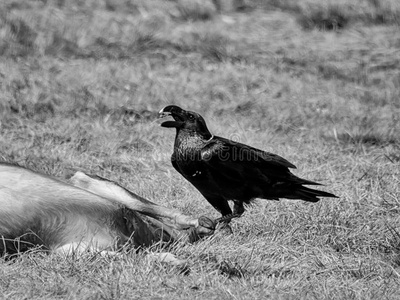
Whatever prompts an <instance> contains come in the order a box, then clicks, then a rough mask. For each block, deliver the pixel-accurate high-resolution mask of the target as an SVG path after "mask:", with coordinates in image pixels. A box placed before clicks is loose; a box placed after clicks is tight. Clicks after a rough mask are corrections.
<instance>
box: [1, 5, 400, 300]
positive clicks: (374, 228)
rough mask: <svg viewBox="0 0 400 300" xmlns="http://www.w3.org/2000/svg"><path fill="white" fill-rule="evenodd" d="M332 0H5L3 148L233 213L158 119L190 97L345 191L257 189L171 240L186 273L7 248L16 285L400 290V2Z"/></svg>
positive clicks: (125, 258) (244, 136)
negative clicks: (313, 199)
mask: <svg viewBox="0 0 400 300" xmlns="http://www.w3.org/2000/svg"><path fill="white" fill-rule="evenodd" d="M332 3H333V2H331V1H316V0H302V1H291V0H286V1H284V0H274V1H254V2H252V3H250V4H249V5H250V8H251V9H248V10H245V12H238V13H231V14H229V15H219V14H218V13H217V12H216V10H215V8H213V7H212V6H211V5H209V4H204V3H203V2H201V1H161V0H152V1H112V0H108V1H47V2H40V1H29V2H26V1H19V0H7V1H3V3H2V4H1V7H0V12H1V13H0V36H1V38H0V55H1V56H0V160H3V161H13V162H17V163H19V164H21V165H24V166H28V167H30V168H32V169H35V170H38V171H41V172H45V173H47V174H50V175H53V176H57V177H60V178H64V177H66V176H68V175H69V174H70V173H72V172H74V171H75V170H86V171H88V172H90V173H95V174H98V175H100V176H105V177H108V178H110V179H112V180H116V181H118V182H120V183H121V184H123V185H124V186H126V187H128V188H130V189H132V190H133V191H134V192H136V193H138V194H140V195H142V196H144V197H147V198H149V199H151V200H154V201H156V202H157V203H161V204H163V205H167V206H170V207H175V208H177V209H179V210H181V211H183V212H186V213H188V214H192V215H195V216H200V215H207V216H210V217H217V216H218V213H217V212H216V211H214V210H213V209H212V208H211V207H210V205H208V203H207V202H206V201H205V200H204V199H203V198H202V196H201V195H200V194H199V193H198V192H197V191H196V190H195V189H194V188H193V187H192V186H191V185H190V184H189V183H188V182H186V181H184V180H183V178H181V177H180V176H179V174H177V172H176V171H175V170H174V169H173V168H172V166H171V164H170V161H169V156H170V154H171V152H172V144H173V138H174V132H173V131H170V130H167V129H165V128H161V127H160V126H159V123H158V122H156V121H155V120H156V118H157V112H158V111H159V110H160V109H161V108H162V107H163V106H165V105H167V104H177V105H180V106H182V107H184V108H188V109H191V110H194V111H197V112H200V113H201V114H202V115H203V116H204V117H205V118H206V120H207V121H208V124H209V128H210V129H211V130H212V131H213V133H215V134H218V135H222V136H225V137H229V138H232V139H235V140H238V141H241V142H244V143H248V144H251V145H252V146H255V147H258V148H261V149H265V150H267V151H271V152H274V153H277V154H279V155H281V156H283V157H285V158H287V159H288V160H289V161H291V162H293V163H294V164H295V165H296V166H297V167H298V169H297V170H296V172H295V173H296V175H299V176H304V177H306V178H308V179H310V180H315V181H319V182H321V183H324V184H325V185H326V186H325V187H324V189H325V190H327V191H329V192H332V193H335V194H337V195H339V196H340V199H337V200H336V199H333V200H332V199H322V200H321V201H320V202H319V203H317V204H309V203H303V202H299V201H289V200H282V201H279V202H273V201H262V200H258V201H257V202H256V203H255V204H254V205H252V206H251V207H248V209H247V212H246V213H245V215H244V216H243V217H242V218H240V219H238V220H235V221H234V222H233V229H234V235H233V236H224V235H222V234H220V233H218V232H217V233H216V234H215V235H214V236H213V237H211V238H210V239H207V240H204V241H201V242H199V243H196V244H194V245H175V246H174V247H173V248H172V249H171V251H172V252H173V253H174V254H176V255H177V256H178V257H180V258H186V259H188V261H189V265H190V270H191V271H190V273H189V274H187V275H183V274H182V273H180V270H177V269H175V268H174V267H170V266H164V265H162V264H160V263H156V262H152V261H150V260H149V259H148V258H147V257H146V256H145V253H126V254H123V255H122V256H121V257H118V258H104V257H98V256H96V254H89V255H88V256H87V257H82V258H74V257H73V258H68V259H64V258H61V257H58V256H47V255H44V254H40V253H36V252H33V253H28V254H26V255H22V256H21V257H19V258H17V259H16V260H13V261H0V264H1V268H0V272H1V276H0V282H1V284H0V298H4V299H21V298H30V299H55V298H62V299H64V298H66V299H75V298H79V299H99V298H100V299H111V298H112V299H126V298H133V299H139V298H140V299H147V298H148V299H163V298H173V299H187V298H199V299H207V298H209V299H231V298H237V299H254V298H262V299H266V298H272V299H301V298H304V299H398V297H399V284H400V217H399V211H400V182H399V178H400V168H399V165H400V154H399V153H400V118H399V116H400V100H399V85H400V81H399V78H400V77H399V76H400V73H399V70H400V56H399V53H400V52H399V48H400V43H399V41H400V36H399V33H398V29H399V28H398V25H399V23H398V20H399V17H398V16H399V11H400V8H399V6H398V4H397V1H394V0H392V1H389V0H387V1H372V0H371V1H366V0H365V1H362V0H360V1H350V0H341V1H336V2H335V3H334V5H333V4H332ZM310 7H312V8H313V9H309V8H310ZM321 16H322V17H321ZM339 18H343V20H346V22H345V23H343V26H334V25H332V26H331V25H329V24H336V25H337V24H338V23H337V21H335V20H338V19H339ZM324 22H325V23H324ZM329 22H330V23H329ZM335 22H336V23H335ZM156 250H157V247H156V248H155V249H152V250H147V251H156ZM145 252H146V251H145Z"/></svg>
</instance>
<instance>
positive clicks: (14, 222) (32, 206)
mask: <svg viewBox="0 0 400 300" xmlns="http://www.w3.org/2000/svg"><path fill="white" fill-rule="evenodd" d="M70 181H71V183H72V185H71V184H67V183H64V182H62V181H59V180H57V179H54V178H51V177H49V176H46V175H42V174H38V173H36V172H33V171H31V170H28V169H25V168H22V167H18V166H15V165H10V164H5V163H0V251H2V252H19V251H24V250H26V248H28V247H27V246H29V245H30V244H33V245H41V246H43V247H44V248H45V249H47V250H50V251H56V252H61V253H67V254H68V253H72V252H82V251H87V250H94V251H115V250H118V249H119V248H120V247H122V246H126V245H130V246H149V245H151V244H152V243H154V242H157V241H156V239H157V238H158V239H159V238H160V232H163V234H165V236H168V237H169V238H170V239H173V240H176V239H183V240H185V241H188V240H189V238H188V235H187V234H186V233H185V232H184V231H181V230H182V229H187V228H190V227H197V226H198V220H197V219H193V218H191V217H189V216H186V215H183V214H182V213H180V212H179V211H176V210H173V209H169V208H166V207H162V206H159V205H156V204H154V203H152V202H150V201H148V200H146V199H143V198H141V197H139V196H137V195H135V194H133V193H131V192H129V191H127V190H125V189H124V188H122V187H121V186H119V185H118V184H115V183H113V182H111V181H107V180H103V179H101V178H92V177H90V176H88V175H86V174H84V173H82V172H77V173H76V174H75V175H74V176H73V177H72V178H71V180H70ZM138 212H139V213H138ZM140 213H143V214H144V215H146V216H144V215H142V214H140ZM1 254H2V253H0V255H1Z"/></svg>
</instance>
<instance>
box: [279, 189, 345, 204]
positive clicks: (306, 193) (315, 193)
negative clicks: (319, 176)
mask: <svg viewBox="0 0 400 300" xmlns="http://www.w3.org/2000/svg"><path fill="white" fill-rule="evenodd" d="M318 197H330V198H338V197H337V196H336V195H334V194H331V193H328V192H324V191H319V190H314V189H310V188H308V187H305V186H298V188H297V189H295V190H294V191H293V193H292V194H291V195H288V196H285V198H288V199H301V200H304V201H309V202H318V201H319V198H318Z"/></svg>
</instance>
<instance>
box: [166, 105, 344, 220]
mask: <svg viewBox="0 0 400 300" xmlns="http://www.w3.org/2000/svg"><path fill="white" fill-rule="evenodd" d="M167 115H170V116H172V117H173V119H174V120H173V121H172V120H171V121H165V122H163V123H162V124H161V126H163V127H174V128H176V137H175V144H174V152H173V154H172V157H171V160H172V165H173V166H174V168H175V169H176V170H177V171H178V172H179V173H180V174H181V175H182V176H183V177H185V178H186V179H187V180H188V181H189V182H190V183H192V184H193V185H194V186H195V187H196V188H197V189H198V190H199V191H200V193H201V194H202V195H203V196H204V197H205V198H206V199H207V201H208V202H209V203H210V204H211V205H212V206H213V207H214V208H215V209H217V210H218V211H219V212H220V213H221V214H222V216H223V217H225V219H226V220H228V219H229V217H232V216H240V215H241V214H243V212H244V207H243V203H250V201H251V200H253V199H255V198H263V199H271V200H279V198H287V199H301V200H305V201H310V202H317V201H319V197H334V198H337V197H336V196H335V195H333V194H331V193H327V192H324V191H319V190H315V189H311V188H308V187H305V186H304V185H320V184H319V183H316V182H313V181H309V180H306V179H302V178H299V177H297V176H295V175H294V174H292V173H291V172H290V170H289V168H296V167H295V166H294V165H293V164H291V163H290V162H288V161H287V160H286V159H284V158H282V157H280V156H278V155H276V154H272V153H268V152H265V151H262V150H259V149H256V148H253V147H250V146H248V145H245V144H241V143H237V142H234V141H231V140H228V139H225V138H223V137H219V136H214V135H212V134H211V133H210V131H209V130H208V128H207V125H206V122H205V121H204V119H203V117H202V116H201V115H199V114H198V113H195V112H191V111H185V110H183V109H182V108H180V107H178V106H175V105H169V106H166V107H164V108H163V109H162V110H161V111H160V117H164V116H167ZM228 200H232V201H233V202H234V207H233V213H232V210H231V208H230V206H229V204H228Z"/></svg>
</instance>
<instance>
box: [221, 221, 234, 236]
mask: <svg viewBox="0 0 400 300" xmlns="http://www.w3.org/2000/svg"><path fill="white" fill-rule="evenodd" d="M218 231H219V232H221V233H222V234H223V235H231V234H233V230H232V227H231V225H229V224H228V223H226V222H222V223H219V225H218Z"/></svg>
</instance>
